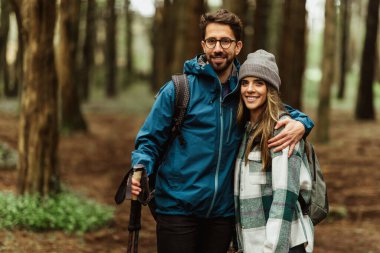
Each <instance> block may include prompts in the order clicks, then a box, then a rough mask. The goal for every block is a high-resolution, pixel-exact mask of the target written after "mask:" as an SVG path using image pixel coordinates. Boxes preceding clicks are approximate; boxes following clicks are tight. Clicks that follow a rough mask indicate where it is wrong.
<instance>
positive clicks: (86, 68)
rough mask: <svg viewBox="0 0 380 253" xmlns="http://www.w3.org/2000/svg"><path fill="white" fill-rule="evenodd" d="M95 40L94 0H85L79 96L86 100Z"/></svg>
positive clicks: (92, 64)
mask: <svg viewBox="0 0 380 253" xmlns="http://www.w3.org/2000/svg"><path fill="white" fill-rule="evenodd" d="M95 41H96V1H95V0H88V1H87V14H86V35H85V38H84V43H83V49H82V53H83V62H82V71H81V79H82V81H81V84H80V87H81V89H80V97H81V99H83V100H88V97H89V86H90V82H91V78H90V77H91V76H92V68H93V66H94V48H95Z"/></svg>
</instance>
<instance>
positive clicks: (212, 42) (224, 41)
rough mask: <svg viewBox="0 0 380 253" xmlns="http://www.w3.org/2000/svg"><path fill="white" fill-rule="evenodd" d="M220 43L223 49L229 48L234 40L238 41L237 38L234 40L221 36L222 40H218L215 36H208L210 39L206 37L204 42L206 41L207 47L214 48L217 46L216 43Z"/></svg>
mask: <svg viewBox="0 0 380 253" xmlns="http://www.w3.org/2000/svg"><path fill="white" fill-rule="evenodd" d="M218 41H219V43H220V46H221V47H222V48H223V49H228V48H229V47H230V46H231V44H232V42H234V41H236V40H232V39H230V38H221V39H220V40H217V39H215V38H208V39H205V40H204V42H205V43H206V47H207V48H209V49H213V48H215V47H216V43H218Z"/></svg>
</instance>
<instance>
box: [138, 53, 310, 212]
mask: <svg viewBox="0 0 380 253" xmlns="http://www.w3.org/2000/svg"><path fill="white" fill-rule="evenodd" d="M205 62H206V60H205V59H204V56H203V55H200V56H197V57H195V58H194V59H192V60H189V61H186V62H185V64H184V73H185V74H187V77H188V80H189V88H190V99H189V105H188V108H187V113H186V116H185V120H184V122H183V126H182V128H181V134H182V135H183V138H184V139H185V141H186V144H185V145H184V146H182V145H180V143H179V141H178V138H176V139H174V141H173V143H172V144H171V145H170V147H168V148H167V149H165V143H167V141H168V140H169V138H170V131H171V126H172V125H173V114H174V104H175V102H174V100H175V94H174V84H173V82H172V81H170V82H168V83H166V84H165V85H164V86H163V87H162V88H161V90H160V92H159V95H158V96H157V99H156V101H155V103H154V105H153V107H152V109H151V111H150V113H149V115H148V117H147V118H146V121H145V123H144V125H143V126H142V128H141V129H140V131H139V133H138V135H137V138H136V142H135V150H134V151H133V152H132V165H135V164H143V165H145V168H146V170H147V172H148V174H149V175H150V174H151V173H152V172H153V169H154V168H155V167H156V166H155V163H156V162H157V161H158V159H159V157H162V156H163V159H162V162H161V164H160V166H159V167H158V169H157V176H156V188H155V189H156V192H155V201H156V205H157V209H156V212H157V213H159V214H166V215H192V216H195V217H201V218H209V217H229V216H233V215H234V199H233V168H234V165H235V158H236V153H237V152H238V149H239V144H240V140H241V138H242V133H241V132H240V130H239V129H238V127H237V123H236V111H237V105H238V102H239V94H240V92H239V89H238V85H237V80H238V79H237V71H238V69H239V63H238V61H237V60H235V61H234V71H233V73H232V75H231V77H230V79H229V83H228V85H229V92H228V94H227V95H225V96H224V97H223V96H222V92H223V91H222V85H221V83H220V81H219V79H218V76H217V74H216V73H215V72H214V70H213V69H212V67H211V65H209V64H206V63H205ZM287 109H289V112H290V114H291V116H292V117H293V118H295V119H297V120H299V121H301V122H302V123H303V124H304V125H305V127H306V129H307V132H310V130H311V128H312V127H313V122H312V121H311V120H310V119H309V118H308V117H307V116H306V115H305V114H303V113H301V112H299V111H296V110H293V109H292V108H291V107H290V108H289V107H287ZM164 154H165V155H164Z"/></svg>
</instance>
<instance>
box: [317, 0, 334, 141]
mask: <svg viewBox="0 0 380 253" xmlns="http://www.w3.org/2000/svg"><path fill="white" fill-rule="evenodd" d="M335 27H336V15H335V5H334V0H326V7H325V31H324V37H323V57H322V67H321V68H322V81H321V84H320V87H319V105H318V124H317V140H318V141H319V142H328V141H329V128H330V97H331V84H332V81H333V79H334V61H335V41H336V29H335Z"/></svg>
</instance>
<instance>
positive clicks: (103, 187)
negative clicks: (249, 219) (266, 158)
mask: <svg viewBox="0 0 380 253" xmlns="http://www.w3.org/2000/svg"><path fill="white" fill-rule="evenodd" d="M221 8H223V9H227V10H229V11H231V12H233V13H235V14H237V15H238V16H239V17H240V18H241V19H242V21H243V24H244V36H243V40H242V41H243V49H242V51H241V52H240V54H239V56H238V60H239V61H240V62H241V63H242V62H243V61H244V59H246V56H247V54H248V53H250V52H254V51H256V50H257V49H265V50H267V51H269V52H272V53H273V54H274V55H275V56H276V60H277V63H278V66H279V71H280V77H281V82H282V85H281V90H280V92H281V97H282V99H283V101H284V102H285V103H286V104H289V105H291V106H292V107H294V108H297V109H299V110H301V111H302V112H305V113H306V114H307V115H308V116H309V117H310V118H311V119H313V121H314V123H315V127H314V128H313V130H312V132H311V133H310V135H309V137H308V139H309V140H311V142H313V144H314V146H315V149H316V152H317V154H318V159H319V162H320V164H321V168H322V170H323V173H324V177H325V181H326V184H327V189H328V197H329V204H330V213H329V216H328V217H327V219H326V220H324V221H323V222H322V223H321V224H318V225H317V226H316V227H315V251H314V252H316V253H320V252H323V253H326V252H327V253H330V252H331V253H340V252H342V253H343V252H345V253H346V252H354V253H356V252H357V253H375V252H380V244H379V240H380V188H379V187H378V182H380V170H379V168H380V160H379V158H378V156H379V155H380V125H379V121H378V118H379V116H380V65H379V63H380V35H379V34H380V33H379V9H380V0H193V1H186V0H45V1H43V0H1V1H0V174H1V176H0V252H20V253H23V252H28V253H29V252H59V253H61V252H62V253H66V252H78V253H82V252H83V253H84V252H100V253H102V252H110V253H111V252H112V253H114V252H115V253H117V252H126V248H127V240H128V222H129V209H130V208H129V203H126V202H128V201H125V202H124V204H123V205H120V206H117V205H116V204H115V203H114V194H115V191H116V189H117V187H118V185H119V183H120V181H121V179H122V177H123V175H124V174H125V171H126V170H127V169H129V168H130V166H131V152H132V151H133V150H134V140H135V137H136V134H137V132H138V130H139V128H140V127H141V125H142V124H143V122H144V120H145V117H146V116H147V114H148V113H149V110H150V108H151V106H152V104H153V103H154V101H155V100H154V97H155V94H156V93H157V91H159V89H160V88H161V87H162V86H163V85H164V84H165V83H166V82H167V81H169V80H170V77H171V75H172V74H174V73H182V71H183V64H184V62H185V61H186V60H188V59H192V58H194V57H195V56H196V55H198V54H201V53H203V51H202V48H201V41H202V37H201V33H200V29H199V20H200V16H201V15H202V14H203V13H205V12H209V11H215V10H217V9H221ZM144 9H145V10H148V9H152V10H154V11H153V12H152V13H147V12H144ZM194 148H196V147H194ZM155 225H156V224H155V221H154V220H153V218H152V216H151V215H150V212H149V209H148V208H146V207H143V211H142V228H141V231H140V239H139V252H141V253H154V252H156V235H155V230H156V227H155ZM231 252H232V251H231Z"/></svg>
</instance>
